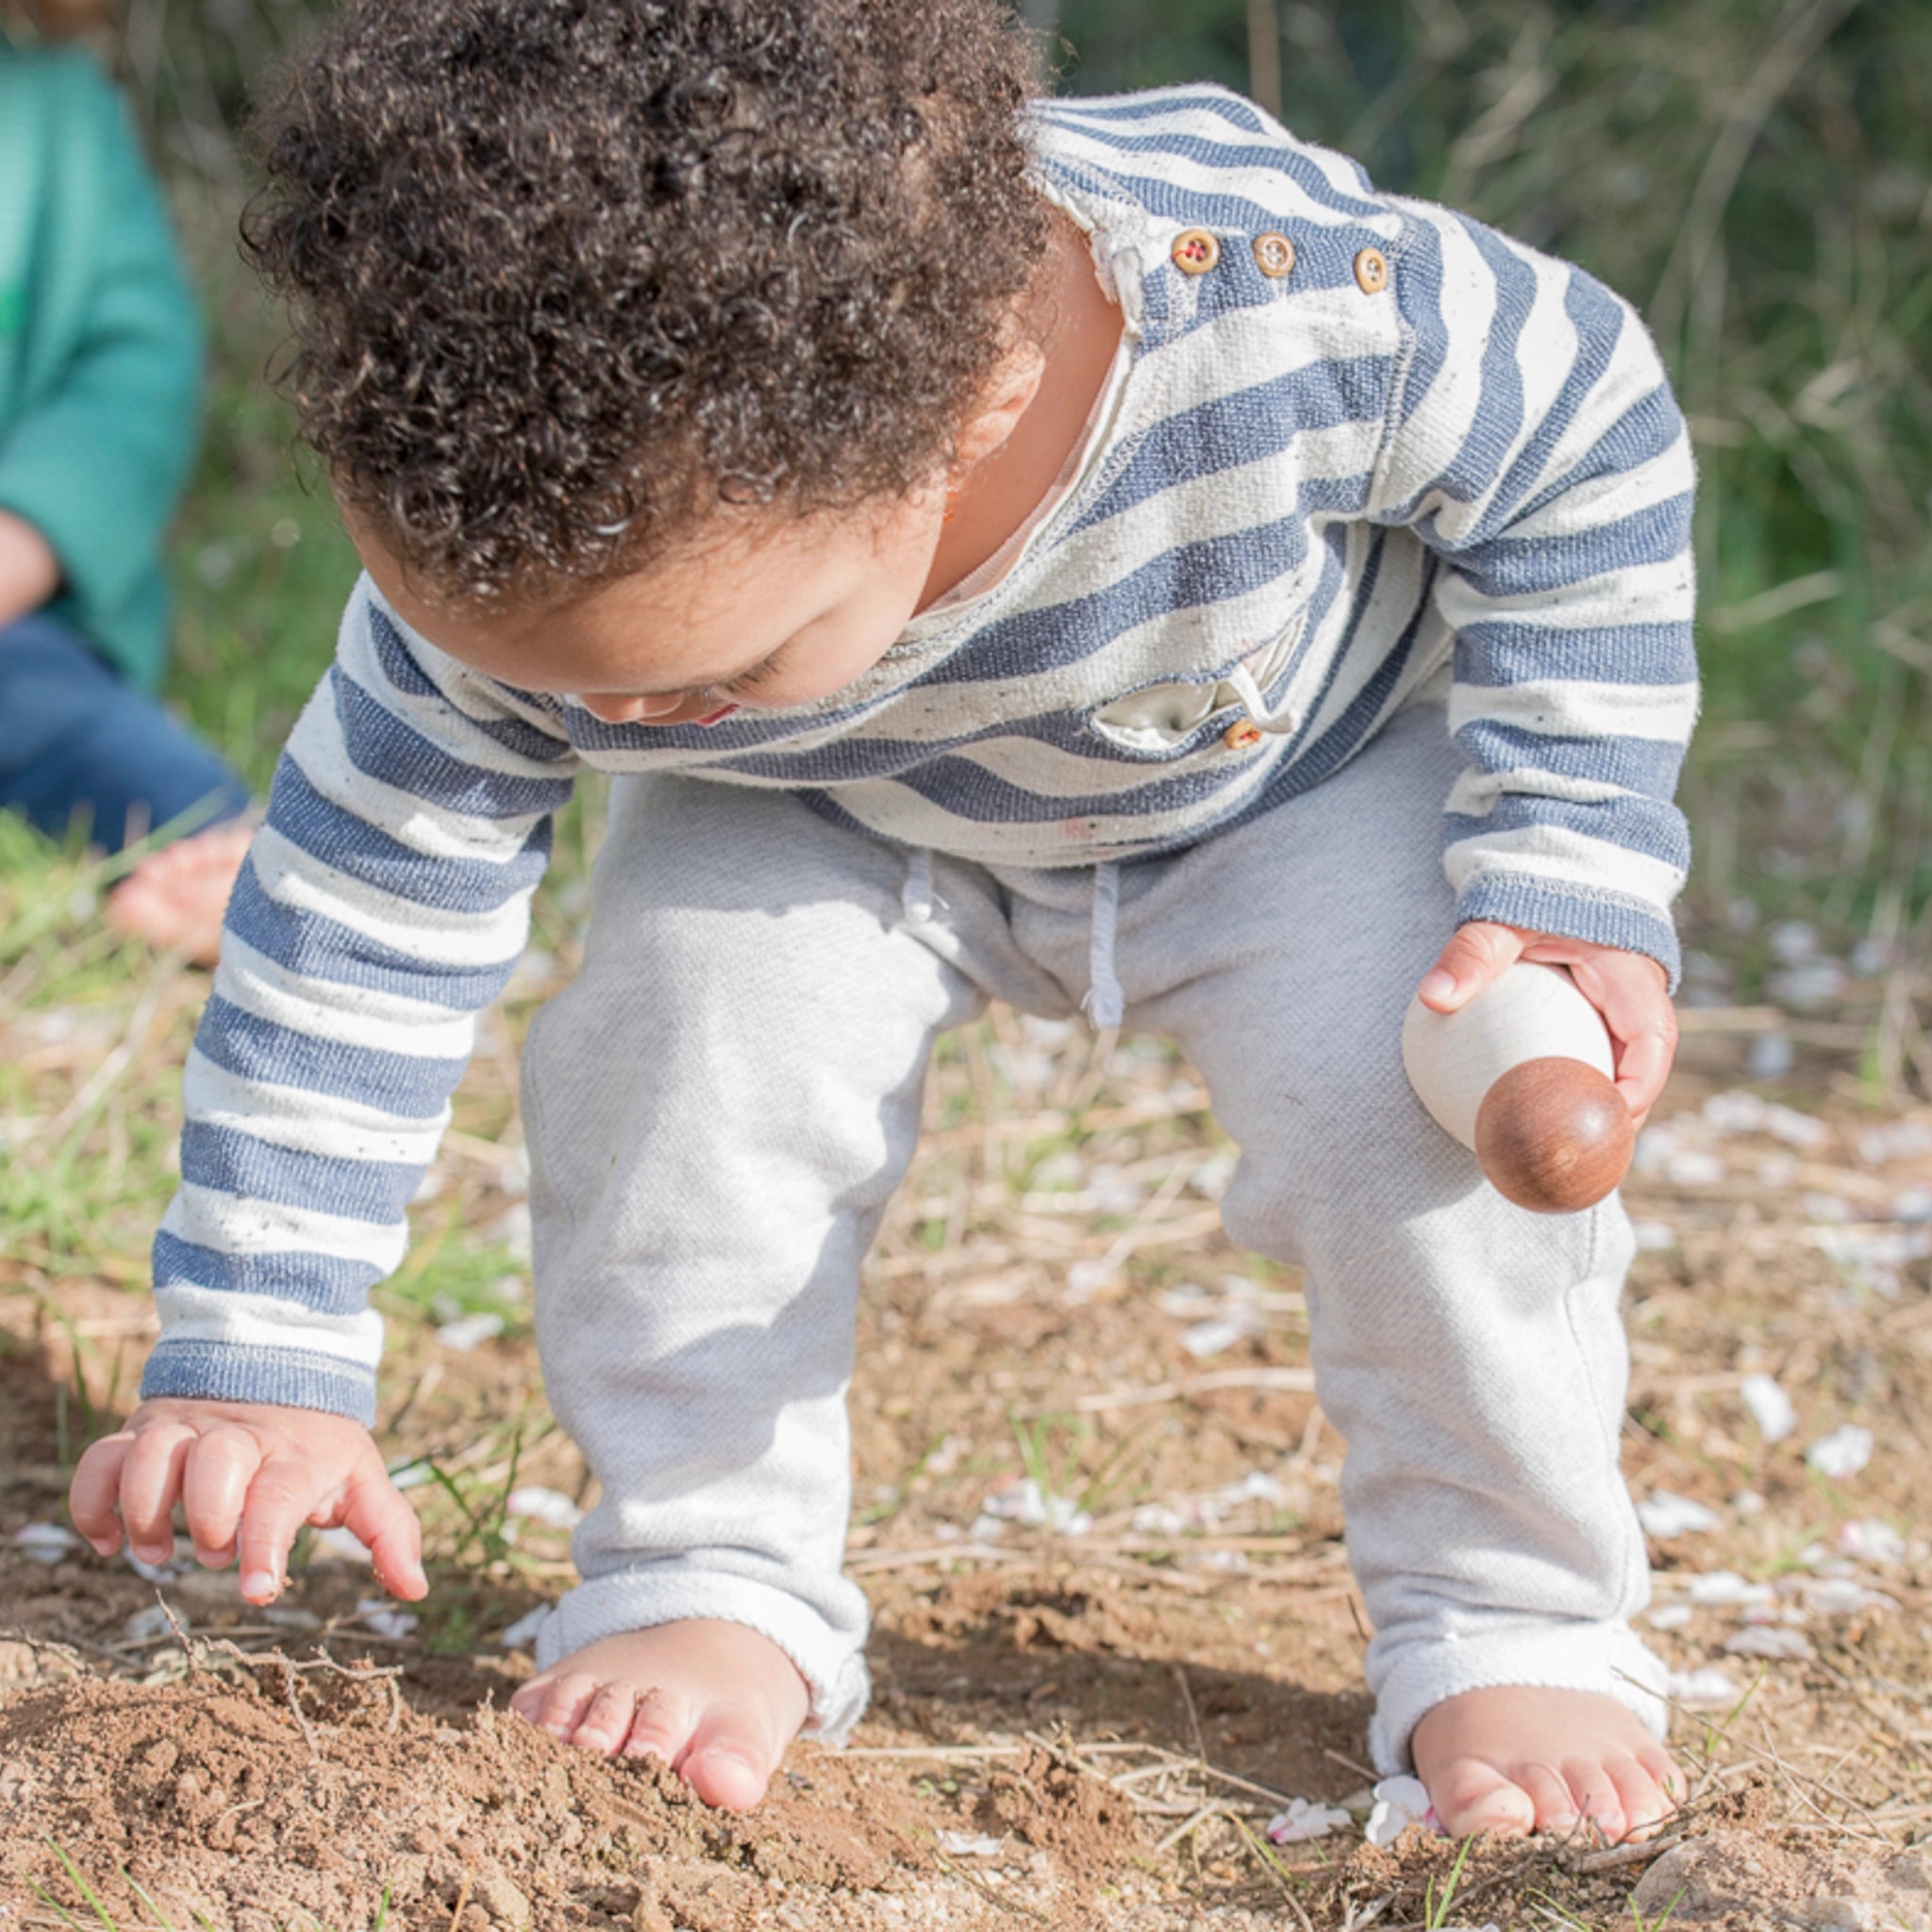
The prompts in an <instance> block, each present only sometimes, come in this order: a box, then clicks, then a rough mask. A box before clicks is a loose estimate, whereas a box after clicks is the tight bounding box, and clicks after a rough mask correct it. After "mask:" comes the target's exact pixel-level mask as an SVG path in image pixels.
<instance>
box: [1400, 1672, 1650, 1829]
mask: <svg viewBox="0 0 1932 1932" xmlns="http://www.w3.org/2000/svg"><path fill="white" fill-rule="evenodd" d="M1412 1749H1413V1750H1414V1753H1415V1769H1416V1775H1417V1776H1418V1777H1420V1778H1421V1779H1422V1781H1423V1784H1424V1788H1425V1789H1426V1790H1427V1791H1428V1794H1429V1802H1430V1803H1431V1804H1432V1805H1433V1806H1434V1807H1435V1810H1436V1816H1437V1817H1438V1818H1439V1819H1440V1820H1441V1824H1442V1828H1443V1830H1444V1831H1447V1832H1449V1833H1450V1834H1451V1835H1452V1836H1454V1837H1457V1838H1462V1837H1466V1836H1467V1835H1468V1834H1470V1833H1472V1832H1477V1831H1500V1832H1507V1833H1508V1834H1510V1835H1512V1836H1515V1835H1520V1834H1523V1833H1526V1832H1532V1831H1555V1832H1567V1831H1573V1830H1574V1829H1575V1827H1576V1826H1577V1824H1579V1823H1580V1822H1581V1821H1582V1820H1583V1819H1586V1818H1589V1819H1593V1820H1594V1821H1595V1823H1596V1825H1597V1828H1598V1829H1599V1830H1600V1831H1601V1832H1602V1833H1603V1835H1604V1837H1605V1838H1607V1839H1608V1840H1613V1841H1614V1840H1618V1839H1624V1838H1637V1837H1642V1836H1644V1835H1645V1834H1647V1833H1648V1832H1650V1831H1652V1830H1654V1829H1655V1828H1656V1826H1657V1823H1658V1821H1659V1820H1661V1819H1663V1818H1664V1817H1666V1816H1667V1815H1668V1814H1669V1813H1670V1812H1672V1811H1673V1810H1674V1809H1675V1808H1676V1799H1675V1797H1674V1795H1673V1794H1674V1793H1675V1792H1677V1791H1681V1790H1683V1788H1684V1781H1683V1779H1682V1777H1681V1776H1680V1775H1679V1774H1678V1772H1677V1767H1676V1766H1675V1765H1674V1764H1673V1763H1672V1762H1671V1758H1670V1755H1669V1753H1668V1752H1666V1751H1665V1750H1664V1748H1663V1746H1662V1745H1661V1744H1659V1743H1658V1742H1657V1740H1656V1739H1655V1738H1653V1737H1652V1736H1651V1734H1650V1733H1649V1731H1648V1730H1646V1729H1645V1728H1644V1726H1643V1724H1642V1721H1641V1719H1640V1718H1639V1717H1638V1716H1637V1715H1636V1713H1635V1712H1634V1711H1630V1710H1626V1709H1625V1708H1624V1706H1623V1705H1621V1704H1619V1703H1618V1702H1617V1700H1616V1699H1615V1698H1613V1697H1605V1696H1602V1695H1599V1694H1598V1693H1597V1692H1595V1691H1548V1690H1542V1689H1539V1688H1536V1687H1534V1686H1523V1685H1506V1686H1499V1687H1498V1688H1496V1689H1494V1690H1489V1691H1464V1692H1463V1694H1462V1695H1461V1696H1460V1697H1451V1698H1448V1699H1446V1700H1445V1701H1444V1702H1443V1703H1441V1704H1439V1705H1437V1706H1436V1707H1435V1708H1434V1709H1433V1710H1431V1711H1430V1712H1429V1713H1428V1714H1427V1716H1425V1717H1424V1719H1423V1721H1422V1723H1421V1724H1418V1725H1417V1726H1416V1727H1415V1738H1414V1740H1413V1744H1412Z"/></svg>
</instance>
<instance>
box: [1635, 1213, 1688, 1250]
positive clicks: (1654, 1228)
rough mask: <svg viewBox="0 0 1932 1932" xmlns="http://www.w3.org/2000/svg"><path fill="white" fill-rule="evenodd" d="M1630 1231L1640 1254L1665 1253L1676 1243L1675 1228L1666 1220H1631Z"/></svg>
mask: <svg viewBox="0 0 1932 1932" xmlns="http://www.w3.org/2000/svg"><path fill="white" fill-rule="evenodd" d="M1630 1231H1631V1233H1632V1234H1634V1235H1635V1236H1636V1237H1637V1252H1638V1253H1639V1254H1640V1255H1662V1254H1667V1253H1668V1252H1669V1251H1670V1250H1671V1249H1672V1248H1674V1247H1675V1246H1676V1245H1677V1230H1676V1229H1675V1228H1674V1227H1673V1226H1672V1225H1671V1224H1670V1223H1669V1222H1668V1221H1633V1222H1632V1223H1631V1224H1630Z"/></svg>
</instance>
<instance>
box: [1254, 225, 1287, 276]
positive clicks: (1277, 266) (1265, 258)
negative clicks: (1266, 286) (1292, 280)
mask: <svg viewBox="0 0 1932 1932" xmlns="http://www.w3.org/2000/svg"><path fill="white" fill-rule="evenodd" d="M1255 266H1256V267H1257V269H1259V270H1260V271H1261V273H1262V274H1263V275H1266V276H1268V277H1269V279H1270V280H1271V281H1279V280H1280V279H1281V277H1282V276H1283V275H1292V274H1293V273H1294V243H1293V242H1291V241H1290V240H1289V239H1288V237H1287V236H1286V235H1277V234H1275V233H1274V231H1273V230H1272V229H1271V230H1270V231H1269V233H1267V234H1265V235H1257V236H1256V237H1255Z"/></svg>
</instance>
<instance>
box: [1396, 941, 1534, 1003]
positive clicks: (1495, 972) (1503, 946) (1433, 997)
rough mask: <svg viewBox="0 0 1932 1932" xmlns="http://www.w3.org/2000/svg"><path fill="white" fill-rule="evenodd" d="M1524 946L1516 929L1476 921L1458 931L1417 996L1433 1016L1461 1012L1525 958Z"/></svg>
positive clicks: (1424, 978)
mask: <svg viewBox="0 0 1932 1932" xmlns="http://www.w3.org/2000/svg"><path fill="white" fill-rule="evenodd" d="M1523 948H1524V935H1523V934H1522V933H1520V932H1518V931H1517V930H1516V929H1515V928H1514V927H1513V926H1507V925H1498V924H1495V923H1494V921H1492V920H1488V919H1472V920H1471V921H1470V922H1469V923H1468V924H1466V925H1458V926H1457V928H1456V931H1455V933H1454V934H1453V935H1452V936H1451V938H1450V941H1449V943H1448V944H1447V945H1446V946H1444V947H1443V948H1442V950H1441V952H1440V953H1439V954H1437V956H1436V963H1435V964H1434V965H1433V966H1431V967H1430V968H1429V970H1428V971H1427V972H1426V973H1425V974H1423V979H1422V984H1421V985H1420V986H1419V987H1417V988H1416V992H1417V994H1418V995H1419V996H1420V998H1421V1000H1422V1003H1423V1005H1424V1006H1425V1007H1427V1008H1430V1009H1431V1011H1433V1012H1438V1013H1454V1012H1457V1011H1458V1010H1459V1009H1460V1008H1463V1007H1466V1006H1467V1005H1468V1004H1469V1003H1470V1001H1471V1000H1473V999H1474V997H1475V996H1476V994H1477V993H1479V992H1481V991H1482V990H1483V989H1484V987H1486V986H1488V985H1489V984H1490V983H1491V980H1494V979H1498V978H1500V977H1501V976H1502V975H1503V974H1504V973H1505V972H1506V971H1507V969H1508V968H1509V967H1511V966H1513V965H1514V964H1515V963H1516V961H1517V960H1518V959H1519V958H1522V957H1523Z"/></svg>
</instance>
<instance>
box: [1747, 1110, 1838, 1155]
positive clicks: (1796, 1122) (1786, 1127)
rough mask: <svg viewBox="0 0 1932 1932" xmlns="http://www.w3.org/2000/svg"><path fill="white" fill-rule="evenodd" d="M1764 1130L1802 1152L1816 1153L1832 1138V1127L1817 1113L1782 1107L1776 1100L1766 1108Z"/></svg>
mask: <svg viewBox="0 0 1932 1932" xmlns="http://www.w3.org/2000/svg"><path fill="white" fill-rule="evenodd" d="M1764 1131H1765V1132H1766V1133H1767V1134H1771V1135H1773V1136H1774V1137H1775V1138H1776V1139H1778V1140H1780V1141H1783V1142H1784V1143H1785V1145H1786V1146H1787V1147H1795V1148H1797V1150H1798V1151H1799V1152H1800V1153H1801V1154H1814V1153H1816V1152H1817V1151H1818V1149H1819V1148H1821V1147H1823V1146H1824V1143H1825V1142H1826V1141H1829V1140H1830V1139H1831V1129H1830V1128H1829V1127H1828V1126H1826V1125H1825V1124H1824V1122H1823V1121H1822V1120H1820V1119H1819V1118H1818V1117H1817V1115H1815V1114H1808V1113H1800V1112H1798V1110H1797V1109H1796V1108H1790V1107H1780V1106H1779V1105H1778V1104H1777V1103H1776V1102H1775V1101H1773V1102H1772V1103H1771V1104H1770V1105H1769V1106H1767V1107H1766V1108H1765V1109H1764Z"/></svg>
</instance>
